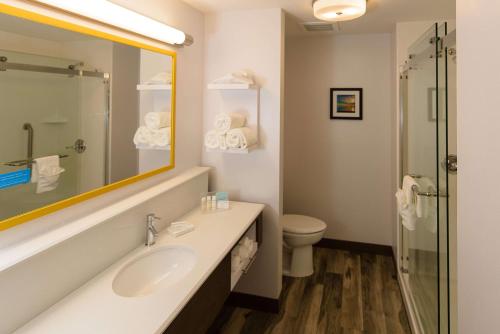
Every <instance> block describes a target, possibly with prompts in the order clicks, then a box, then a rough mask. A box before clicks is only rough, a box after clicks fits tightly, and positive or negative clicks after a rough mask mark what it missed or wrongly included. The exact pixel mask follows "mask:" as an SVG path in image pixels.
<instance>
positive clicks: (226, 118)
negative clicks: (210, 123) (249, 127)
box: [214, 112, 246, 133]
mask: <svg viewBox="0 0 500 334" xmlns="http://www.w3.org/2000/svg"><path fill="white" fill-rule="evenodd" d="M245 123H246V117H245V116H244V115H242V114H239V113H235V112H233V113H220V114H217V115H216V116H215V121H214V127H215V130H217V131H219V132H224V133H225V132H227V131H229V130H231V129H235V128H241V127H243V126H245Z"/></svg>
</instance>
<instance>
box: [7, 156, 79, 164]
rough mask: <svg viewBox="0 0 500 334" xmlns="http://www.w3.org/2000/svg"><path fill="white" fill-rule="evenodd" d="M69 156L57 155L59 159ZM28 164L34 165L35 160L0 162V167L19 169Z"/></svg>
mask: <svg viewBox="0 0 500 334" xmlns="http://www.w3.org/2000/svg"><path fill="white" fill-rule="evenodd" d="M67 157H69V155H67V154H59V158H60V159H63V158H67ZM29 163H36V161H35V159H25V160H14V161H7V162H0V166H9V167H21V166H26V165H28V164H29Z"/></svg>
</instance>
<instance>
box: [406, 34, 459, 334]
mask: <svg viewBox="0 0 500 334" xmlns="http://www.w3.org/2000/svg"><path fill="white" fill-rule="evenodd" d="M446 33H447V32H446V25H441V26H438V24H436V25H434V26H433V27H432V28H431V29H430V30H428V31H427V32H426V33H425V34H424V35H423V36H422V37H421V38H420V39H419V40H418V41H416V42H415V43H414V44H413V45H412V47H411V48H410V49H409V54H410V56H409V62H408V68H407V69H406V71H405V72H404V73H402V76H401V91H402V119H403V123H402V124H403V127H402V133H403V136H402V149H403V150H402V175H410V176H412V177H413V178H414V179H415V181H416V182H417V183H418V190H416V191H415V194H414V195H415V196H416V197H415V199H416V203H417V210H416V211H417V220H416V224H415V226H414V228H413V229H411V228H407V227H405V226H403V224H400V235H401V249H402V251H401V270H402V273H403V274H402V277H403V289H405V290H406V292H407V295H409V299H410V300H409V303H410V307H411V308H412V309H413V313H414V314H415V317H416V319H417V327H419V330H420V331H421V332H422V333H426V334H428V333H429V334H434V333H448V332H449V314H450V312H449V294H450V292H449V291H450V287H449V274H448V272H449V263H450V262H449V256H448V249H449V233H448V231H449V221H448V216H449V211H450V210H449V208H448V169H447V164H446V162H447V157H448V135H449V133H448V112H447V106H448V87H447V78H448V75H447V66H446V65H447V58H446V54H445V51H444V50H443V47H442V45H443V43H442V42H443V38H444V37H445V36H446Z"/></svg>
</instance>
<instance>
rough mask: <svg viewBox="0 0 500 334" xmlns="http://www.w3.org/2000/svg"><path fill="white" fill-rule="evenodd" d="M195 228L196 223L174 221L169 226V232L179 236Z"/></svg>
mask: <svg viewBox="0 0 500 334" xmlns="http://www.w3.org/2000/svg"><path fill="white" fill-rule="evenodd" d="M193 230H194V225H193V224H190V223H187V222H174V223H172V224H170V226H169V227H167V232H168V234H170V235H171V236H173V237H175V238H177V237H179V236H181V235H184V234H186V233H189V232H191V231H193Z"/></svg>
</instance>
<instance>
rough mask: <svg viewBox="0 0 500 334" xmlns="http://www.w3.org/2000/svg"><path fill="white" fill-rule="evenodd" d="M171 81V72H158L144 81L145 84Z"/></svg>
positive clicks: (169, 82) (167, 83) (159, 83)
mask: <svg viewBox="0 0 500 334" xmlns="http://www.w3.org/2000/svg"><path fill="white" fill-rule="evenodd" d="M171 83H172V73H170V72H159V73H157V74H155V75H154V76H153V77H151V78H150V79H149V80H148V81H146V85H169V84H171Z"/></svg>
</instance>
